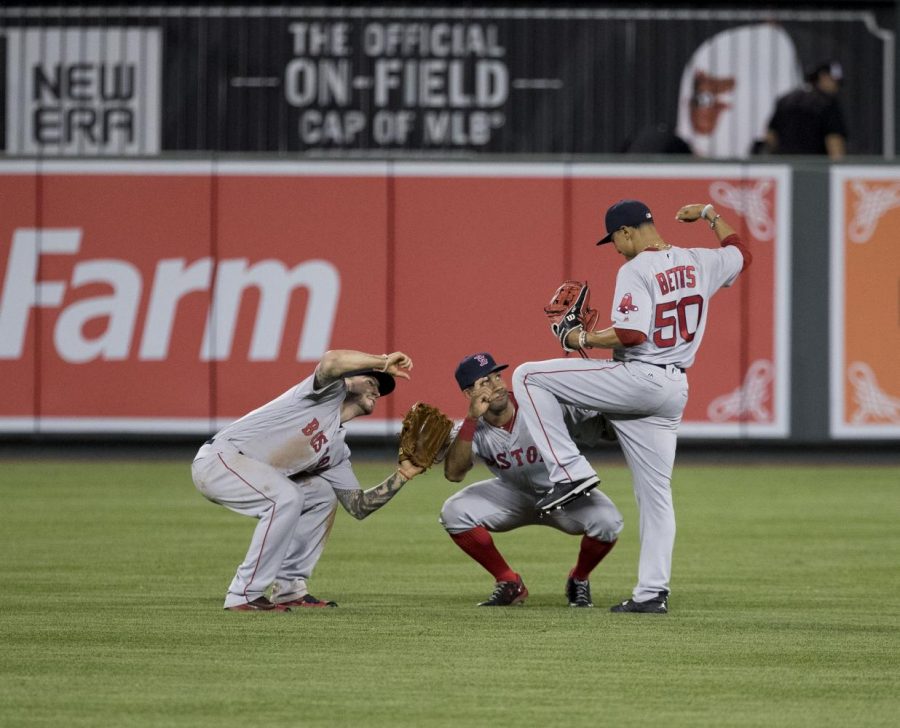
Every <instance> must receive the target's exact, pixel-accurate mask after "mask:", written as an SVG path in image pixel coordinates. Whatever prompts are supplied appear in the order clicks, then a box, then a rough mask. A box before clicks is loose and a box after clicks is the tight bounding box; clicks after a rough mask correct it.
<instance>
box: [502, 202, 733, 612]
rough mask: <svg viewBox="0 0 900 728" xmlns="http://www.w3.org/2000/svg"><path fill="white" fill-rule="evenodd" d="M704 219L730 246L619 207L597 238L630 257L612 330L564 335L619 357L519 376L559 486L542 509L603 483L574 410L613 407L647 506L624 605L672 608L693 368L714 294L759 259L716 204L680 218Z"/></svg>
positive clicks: (537, 368) (544, 367) (527, 416)
mask: <svg viewBox="0 0 900 728" xmlns="http://www.w3.org/2000/svg"><path fill="white" fill-rule="evenodd" d="M701 218H702V219H704V220H705V221H706V222H707V223H708V224H709V226H710V228H711V229H712V231H713V233H714V234H715V235H716V237H717V238H718V240H719V242H720V244H721V247H720V248H718V249H712V248H678V247H675V246H673V245H670V244H669V243H667V242H666V241H665V240H663V238H662V236H661V235H660V233H659V232H658V231H657V229H656V227H655V225H654V222H653V215H652V214H651V212H650V210H649V209H648V208H647V206H646V205H645V204H644V203H642V202H639V201H637V200H621V201H619V202H617V203H616V204H614V205H612V206H611V207H610V208H609V209H608V210H607V212H606V236H605V237H604V238H603V239H602V240H600V242H598V243H597V244H598V245H603V244H605V243H610V242H611V243H612V244H613V245H614V246H615V248H616V250H617V251H618V252H619V253H620V254H621V255H623V256H624V257H625V259H626V262H625V263H624V264H623V265H622V267H621V268H620V269H619V272H618V275H617V277H616V290H615V296H614V298H613V308H612V325H611V326H609V327H608V328H605V329H603V330H602V331H585V330H584V329H583V328H582V327H579V326H575V327H574V328H573V330H571V331H570V332H569V333H568V334H567V335H566V336H565V343H566V345H567V346H569V347H571V348H572V349H573V350H574V349H576V348H577V349H581V350H584V349H591V348H604V349H612V350H613V356H612V359H608V360H594V359H577V358H572V359H553V360H550V361H540V362H530V363H528V364H523V365H521V366H520V367H518V368H517V369H516V371H515V373H514V375H513V392H514V394H515V396H516V399H517V400H518V402H519V404H520V410H519V411H520V413H521V417H522V419H523V420H524V422H525V424H526V425H527V427H528V429H529V431H530V432H531V434H532V436H533V437H534V442H535V445H536V446H537V449H538V452H539V453H540V454H541V457H542V458H543V459H544V462H545V465H546V466H547V468H548V470H549V474H550V479H551V481H553V483H554V487H553V490H552V491H551V493H550V494H549V495H548V496H547V497H546V498H544V499H542V500H541V501H540V502H539V503H538V506H539V507H540V508H544V509H548V510H550V511H551V512H552V509H554V508H556V507H558V506H560V505H562V504H565V503H567V502H569V501H570V500H571V499H578V498H579V497H580V496H583V495H586V494H590V493H589V492H590V491H591V490H592V489H593V488H594V487H596V485H597V484H598V483H599V482H600V479H599V478H598V477H597V475H596V473H594V471H593V469H592V468H591V465H590V463H588V461H587V460H586V459H585V457H584V456H583V455H581V453H580V452H579V451H578V449H577V447H576V446H575V444H574V442H573V441H572V438H571V436H570V434H569V431H568V428H567V426H566V422H565V418H564V412H565V408H564V406H570V405H574V406H577V407H584V408H587V409H590V410H594V411H597V412H603V413H604V414H605V415H606V417H607V418H608V419H609V420H610V422H611V423H612V426H613V427H614V428H615V431H616V433H617V435H618V438H619V442H620V443H621V444H622V449H623V451H624V453H625V458H626V460H627V462H628V465H629V467H630V468H631V472H632V479H633V481H634V492H635V497H636V500H637V504H638V509H639V512H640V524H639V530H640V544H641V550H640V563H639V566H638V582H637V586H636V587H635V588H634V591H633V593H632V597H631V599H627V600H625V601H623V602H622V603H621V604H617V605H615V606H613V607H612V611H613V612H643V613H666V612H668V608H669V606H668V596H669V579H670V574H671V568H672V548H673V546H674V543H675V513H674V510H673V506H672V490H671V478H672V466H673V463H674V460H675V446H676V438H677V432H678V424H679V423H680V422H681V416H682V413H683V412H684V407H685V404H686V403H687V397H688V382H687V375H686V374H685V372H686V370H687V369H688V368H689V367H690V366H691V364H692V363H693V362H694V357H695V356H696V354H697V349H698V348H699V346H700V342H701V340H702V339H703V332H704V330H705V329H706V321H707V316H708V314H709V304H710V299H711V298H712V296H713V294H714V293H715V292H716V291H717V290H719V288H721V287H723V286H730V285H731V284H732V283H734V281H735V279H736V278H737V276H738V274H739V273H740V272H741V271H742V270H744V269H745V268H746V267H747V266H748V265H750V261H751V256H750V252H749V251H748V250H747V248H746V247H745V246H744V245H743V243H742V242H741V239H740V238H739V237H738V236H737V235H736V234H735V232H734V230H733V229H732V228H731V226H730V225H728V223H726V222H725V221H724V220H723V219H722V217H721V216H720V215H718V214H717V213H716V211H715V209H714V208H713V206H712V205H702V204H696V205H685V206H684V207H682V208H681V209H680V210H679V211H678V213H677V214H676V219H677V220H679V221H681V222H694V221H696V220H699V219H701ZM561 404H562V405H564V406H560V405H561ZM575 502H577V500H576V501H575ZM568 507H571V506H568Z"/></svg>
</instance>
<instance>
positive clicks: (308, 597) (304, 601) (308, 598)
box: [279, 594, 337, 608]
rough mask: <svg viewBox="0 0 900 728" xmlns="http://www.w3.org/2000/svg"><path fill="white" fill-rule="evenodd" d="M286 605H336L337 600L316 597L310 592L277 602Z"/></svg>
mask: <svg viewBox="0 0 900 728" xmlns="http://www.w3.org/2000/svg"><path fill="white" fill-rule="evenodd" d="M279 604H281V605H284V606H286V607H313V608H315V607H336V606H337V602H332V601H331V600H327V601H326V600H325V599H317V598H316V597H314V596H313V595H312V594H304V595H303V596H302V597H300V598H299V599H292V600H291V601H289V602H279Z"/></svg>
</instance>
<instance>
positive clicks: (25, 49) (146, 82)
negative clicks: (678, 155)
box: [0, 7, 894, 158]
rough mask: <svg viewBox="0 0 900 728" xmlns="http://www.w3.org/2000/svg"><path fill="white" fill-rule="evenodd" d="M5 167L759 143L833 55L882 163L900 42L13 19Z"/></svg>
mask: <svg viewBox="0 0 900 728" xmlns="http://www.w3.org/2000/svg"><path fill="white" fill-rule="evenodd" d="M0 13H2V14H0V18H2V37H3V47H4V48H5V53H4V54H3V55H4V58H3V62H4V64H5V71H6V72H5V73H4V74H3V82H4V85H5V89H4V94H3V98H4V102H5V107H6V108H5V110H6V113H5V114H4V118H3V122H4V128H3V135H2V136H3V138H4V139H5V149H6V153H7V154H8V155H35V154H44V155H50V156H56V155H73V154H77V155H85V154H88V155H96V154H112V155H155V154H159V153H165V152H176V151H185V152H188V151H223V152H232V151H233V152H244V151H245V152H299V153H304V154H309V155H317V156H332V157H339V156H342V155H351V156H359V155H360V154H371V155H379V154H384V153H397V152H409V153H414V154H423V153H425V154H427V153H439V154H440V155H442V156H447V155H448V154H450V155H453V154H460V155H463V156H468V157H471V156H472V155H473V154H477V153H490V154H603V153H619V152H625V151H638V152H640V151H643V152H659V151H679V150H681V151H693V152H694V153H695V154H696V155H698V156H701V157H710V158H744V157H748V156H750V155H751V154H752V153H754V151H755V150H758V148H759V144H760V141H761V139H762V138H763V137H764V135H765V128H766V125H767V122H768V119H769V117H770V116H771V113H772V110H773V108H774V103H775V100H776V98H777V97H778V96H780V95H782V94H784V93H786V92H787V91H789V90H790V89H792V88H795V87H796V86H798V85H799V84H801V83H802V81H803V76H804V72H805V71H806V70H807V69H808V68H809V67H811V66H813V65H815V64H817V63H820V62H822V61H824V60H829V61H832V60H833V61H837V62H839V63H840V64H841V65H842V67H843V70H844V76H845V83H844V88H843V89H842V90H841V95H840V99H841V103H842V106H843V109H844V113H845V115H846V118H847V126H848V129H849V139H848V150H849V152H850V153H853V154H872V155H884V156H892V155H893V152H894V150H893V141H892V139H893V129H894V116H893V115H894V98H893V88H894V76H893V74H894V66H893V61H892V58H893V40H894V39H893V34H892V32H890V31H889V30H885V29H883V28H882V26H888V27H889V23H888V22H880V21H884V19H881V18H879V17H877V16H876V15H874V14H872V13H870V12H849V11H848V12H815V11H803V12H800V11H797V12H788V11H730V10H704V11H702V12H699V11H693V10H627V9H617V10H600V9H572V10H562V9H549V8H548V9H543V10H542V9H536V8H529V9H522V10H499V9H496V10H494V9H477V8H465V9H459V10H452V9H438V8H419V9H416V8H352V7H345V8H340V7H337V8H312V7H309V8H243V9H242V8H226V9H223V8H171V9H156V10H153V9H149V8H144V9H141V8H136V9H127V10H122V9H108V8H107V9H102V8H80V9H79V8H66V9H60V8H55V9H49V8H48V9H44V10H41V9H23V8H19V9H15V8H12V9H6V10H2V11H0Z"/></svg>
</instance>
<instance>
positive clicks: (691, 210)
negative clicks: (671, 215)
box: [675, 204, 706, 222]
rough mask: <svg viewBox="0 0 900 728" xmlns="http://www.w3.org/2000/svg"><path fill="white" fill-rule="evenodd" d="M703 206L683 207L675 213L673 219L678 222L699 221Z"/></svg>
mask: <svg viewBox="0 0 900 728" xmlns="http://www.w3.org/2000/svg"><path fill="white" fill-rule="evenodd" d="M704 207H706V205H704V204H699V205H685V206H684V207H682V208H681V209H680V210H679V211H678V212H676V213H675V219H676V220H678V222H695V221H696V220H699V219H700V213H701V212H703V208H704Z"/></svg>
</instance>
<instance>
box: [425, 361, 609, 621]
mask: <svg viewBox="0 0 900 728" xmlns="http://www.w3.org/2000/svg"><path fill="white" fill-rule="evenodd" d="M507 366H508V365H507V364H497V363H496V362H495V361H494V358H493V357H492V356H491V355H490V354H488V353H487V352H483V353H479V354H473V355H471V356H468V357H466V358H465V359H463V360H462V361H461V362H460V363H459V366H458V367H457V368H456V381H457V383H458V384H459V387H460V389H461V390H462V391H463V394H465V396H466V398H467V399H468V413H467V415H466V418H465V419H464V420H462V421H461V422H459V423H457V425H456V427H455V429H454V432H453V433H452V434H451V438H452V440H451V444H450V448H449V449H448V451H447V455H446V459H445V460H444V476H445V477H446V478H447V479H448V480H451V481H453V482H455V483H456V482H459V481H461V480H462V479H463V478H464V477H465V475H466V473H468V472H469V470H471V469H472V466H473V465H474V464H475V456H478V457H479V458H480V459H481V460H482V461H484V463H485V464H486V465H487V467H488V469H489V470H490V471H491V473H492V474H493V476H494V477H493V478H491V479H489V480H483V481H481V482H478V483H475V484H473V485H470V486H468V487H466V488H463V489H462V490H461V491H459V492H458V493H456V494H455V495H453V496H451V497H450V498H448V499H447V501H446V502H445V503H444V507H443V508H442V509H441V523H442V524H443V526H444V528H445V529H447V533H449V534H450V538H452V539H453V541H454V542H455V543H456V545H457V546H459V547H460V548H461V549H462V550H463V551H465V552H466V553H467V554H468V555H469V556H471V557H472V558H473V559H475V561H477V562H478V563H479V564H481V565H482V566H483V567H484V568H485V569H487V571H488V572H490V574H491V575H492V576H493V577H494V580H495V582H496V583H495V586H494V592H493V594H491V596H490V597H489V598H488V599H487V600H485V601H483V602H481V603H480V604H479V606H481V607H503V606H509V605H513V604H521V603H522V602H524V600H525V598H526V597H527V596H528V589H526V588H525V584H524V583H523V582H522V577H521V576H520V575H519V574H518V573H516V572H515V571H513V570H512V569H511V568H510V566H509V564H508V563H507V562H506V560H505V559H504V558H503V556H502V555H501V554H500V552H499V551H498V550H497V547H496V546H495V545H494V541H493V539H492V538H491V532H498V531H511V530H513V529H515V528H520V527H522V526H528V525H543V526H550V527H551V528H555V529H557V530H559V531H562V532H564V533H568V534H571V535H573V536H578V535H580V536H581V544H580V549H579V552H578V558H577V561H576V562H575V566H574V568H573V569H572V570H571V571H570V572H569V576H568V579H567V580H566V589H565V593H566V598H567V599H568V602H569V606H571V607H592V606H593V603H592V601H591V584H590V581H589V578H590V574H591V572H592V571H593V569H594V567H595V566H597V564H599V563H600V561H602V560H603V558H604V557H605V556H606V554H608V553H609V552H610V550H611V549H612V547H613V546H615V544H616V538H617V536H618V534H619V531H621V530H622V516H621V515H620V513H619V511H618V510H617V509H616V507H615V505H614V504H613V502H612V501H611V500H610V499H609V498H607V497H606V496H605V495H604V494H603V493H601V492H600V491H594V493H592V497H591V498H580V499H578V500H576V501H573V502H572V503H571V504H569V505H568V506H566V507H565V508H561V509H557V510H553V511H551V512H549V513H543V512H541V511H539V510H538V508H537V507H536V504H537V502H538V501H539V500H540V499H541V498H543V497H544V496H545V495H546V494H547V493H548V492H549V491H550V489H551V487H552V485H553V484H552V483H551V482H550V478H549V477H548V475H547V468H546V467H544V464H543V462H542V461H541V458H540V456H539V455H538V451H537V448H536V447H535V444H534V440H533V439H532V437H531V435H530V434H529V432H528V430H527V429H526V428H525V426H524V424H523V423H522V419H521V418H520V417H518V413H519V406H518V403H517V402H516V399H515V397H513V396H511V395H510V394H509V393H508V391H507V389H506V384H505V383H504V381H503V379H502V377H501V375H500V372H501V371H502V370H504V369H506V368H507ZM562 416H563V419H564V424H565V426H566V427H567V431H568V432H571V433H572V435H573V436H574V437H576V438H578V439H579V440H580V441H582V442H585V443H588V444H596V443H597V441H598V440H600V439H610V438H612V439H614V437H615V435H614V434H613V433H612V431H611V430H610V429H609V424H608V423H607V422H606V420H605V419H604V417H603V416H602V415H598V414H597V413H596V412H593V411H589V410H583V409H576V408H575V407H571V406H564V407H563V411H562Z"/></svg>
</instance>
